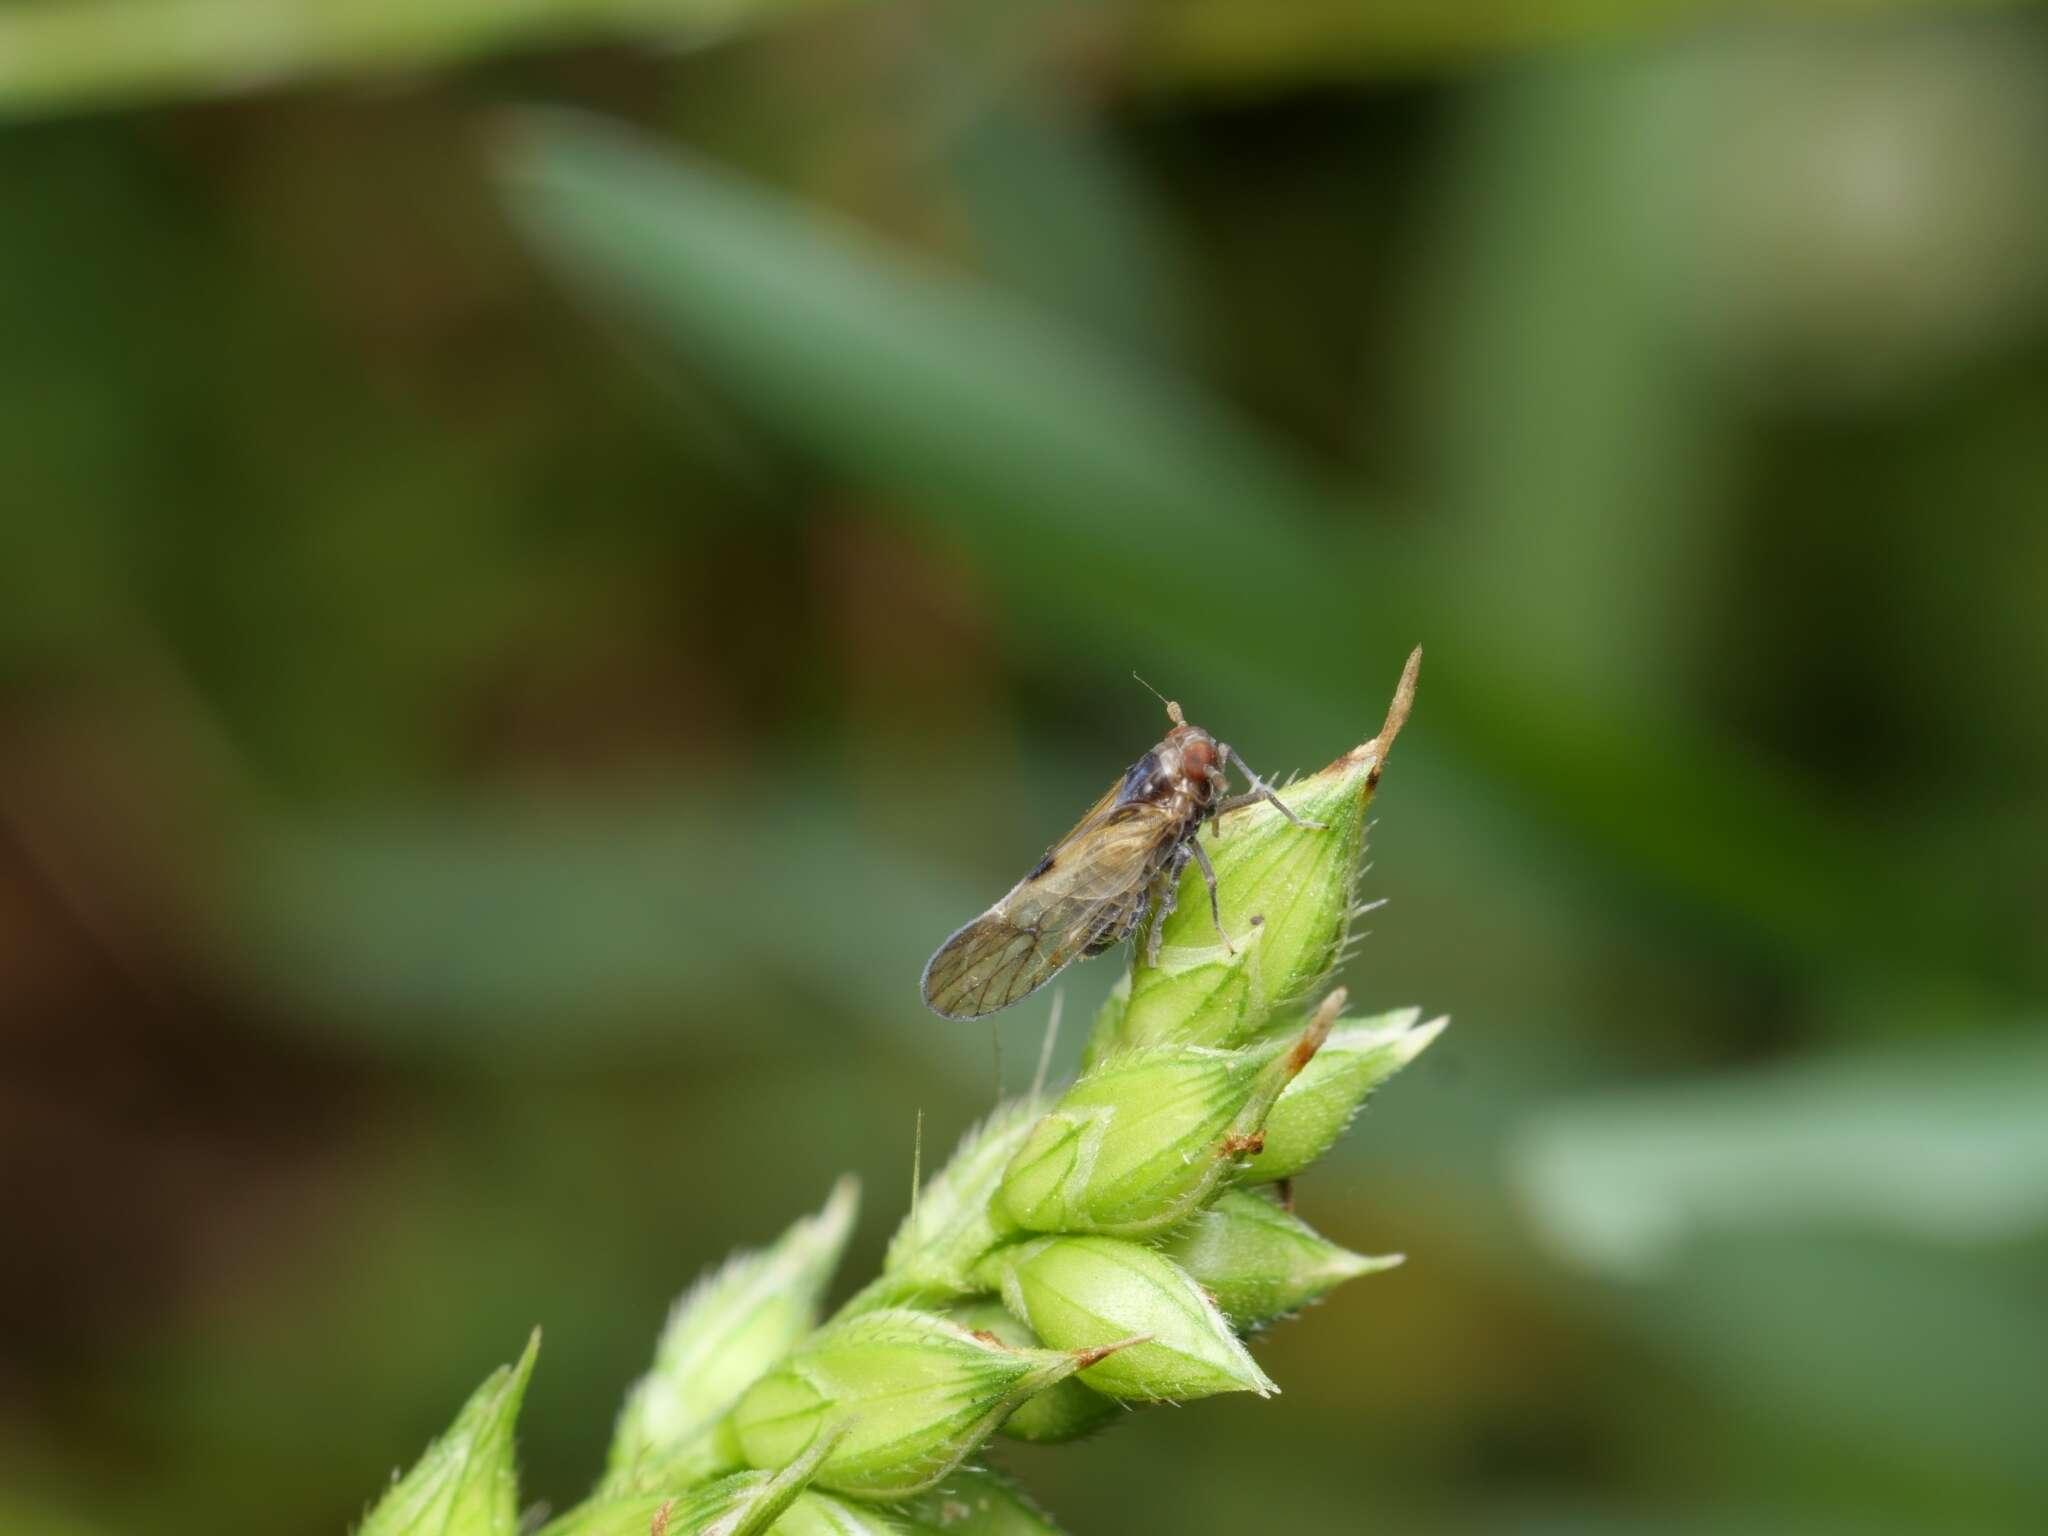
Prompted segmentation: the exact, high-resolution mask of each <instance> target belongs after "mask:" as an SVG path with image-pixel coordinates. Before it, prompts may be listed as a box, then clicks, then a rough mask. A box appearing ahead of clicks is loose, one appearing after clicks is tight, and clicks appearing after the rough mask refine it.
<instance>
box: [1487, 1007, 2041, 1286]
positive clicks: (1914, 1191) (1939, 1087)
mask: <svg viewBox="0 0 2048 1536" xmlns="http://www.w3.org/2000/svg"><path fill="white" fill-rule="evenodd" d="M1512 1156H1513V1159H1514V1174H1515V1177H1516V1179H1517V1180H1518V1181H1519V1183H1520V1185H1521V1189H1522V1194H1523V1198H1524V1200H1525V1202H1526V1204H1527V1207H1528V1209H1529V1212H1530V1215H1531V1217H1532V1219H1533V1220H1534V1221H1535V1222H1536V1224H1537V1226H1538V1227H1539V1228H1540V1229H1541V1231H1542V1232H1543V1234H1544V1236H1545V1237H1546V1238H1547V1239H1548V1240H1549V1241H1550V1242H1551V1244H1552V1245H1553V1246H1554V1247H1556V1248H1557V1249H1558V1250H1559V1251H1560V1252H1562V1253H1563V1254H1565V1255H1567V1256H1569V1257H1570V1258H1572V1259H1575V1260H1577V1261H1578V1262H1580V1263H1582V1264H1586V1265H1588V1266H1591V1267H1594V1268H1598V1269H1604V1270H1607V1271H1610V1272H1613V1273H1616V1274H1626V1275H1640V1274H1644V1273H1648V1272H1655V1271H1658V1270H1661V1269H1664V1268H1668V1267H1670V1266H1671V1265H1673V1264H1674V1263H1675V1262H1676V1261H1677V1260H1678V1259H1679V1257H1680V1255H1681V1253H1682V1251H1683V1248H1684V1245H1685V1242H1686V1239H1687V1238H1688V1237H1689V1236H1692V1235H1694V1234H1695V1233H1701V1232H1709V1231H1715V1230H1721V1231H1728V1230H1734V1231H1745V1230H1749V1231H1753V1230H1756V1229H1759V1228H1765V1227H1774V1226H1783V1225H1788V1224H1797V1223H1802V1222H1807V1223H1810V1222H1821V1223H1831V1224H1836V1225H1841V1224H1845V1223H1846V1224H1849V1225H1852V1226H1860V1227H1867V1228H1871V1229H1875V1230H1879V1231H1884V1232H1889V1233H1894V1234H1899V1235H1903V1236H1907V1237H1913V1238H1919V1239H1922V1240H1931V1241H1936V1242H1946V1243H1973V1242H1987V1241H1992V1240H1996V1239H2001V1238H2013V1237H2018V1236H2021V1235H2023V1234H2026V1233H2029V1232H2036V1231H2039V1230H2040V1229H2041V1228H2042V1227H2043V1226H2044V1225H2048V1040H2044V1039H2043V1038H2042V1037H2041V1036H2040V1035H2038V1034H2031V1035H2003V1036H1995V1037H1988V1038H1979V1039H1976V1040H1969V1041H1954V1042H1944V1043H1942V1044H1941V1045H1939V1046H1936V1047H1921V1048H1918V1049H1915V1050H1910V1051H1908V1050H1900V1051H1896V1052H1893V1053H1890V1054H1884V1055H1870V1056H1864V1057H1853V1058H1852V1057H1837V1058H1833V1059H1824V1060H1816V1061H1810V1062H1803V1063H1800V1064H1798V1065H1796V1066H1792V1067H1787V1068H1783V1069H1780V1070H1777V1071H1774V1072H1770V1073H1759V1074H1755V1075H1753V1076H1750V1077H1745V1078H1732V1079H1728V1080H1725V1081H1722V1082H1718V1083H1709V1084H1703V1085H1698V1086H1688V1087H1684V1088H1675V1089H1671V1090H1668V1091H1661V1092H1659V1091H1650V1092H1643V1093H1638V1094H1632V1095H1627V1096H1618V1097H1615V1098H1611V1099H1608V1100H1605V1101H1596V1102H1594V1103H1590V1104H1585V1105H1567V1106H1565V1107H1562V1108H1559V1109H1556V1110H1553V1111H1551V1112H1550V1113H1548V1114H1547V1115H1544V1116H1543V1117H1541V1118H1540V1119H1538V1120H1537V1121H1536V1122H1535V1123H1534V1124H1532V1125H1530V1126H1529V1127H1528V1128H1527V1129H1526V1131H1525V1132H1524V1133H1523V1135H1522V1136H1521V1137H1520V1138H1519V1141H1518V1143H1517V1145H1516V1147H1515V1149H1514V1151H1513V1153H1512Z"/></svg>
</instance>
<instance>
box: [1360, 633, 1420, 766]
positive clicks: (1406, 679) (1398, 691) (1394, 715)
mask: <svg viewBox="0 0 2048 1536" xmlns="http://www.w3.org/2000/svg"><path fill="white" fill-rule="evenodd" d="M1421 673H1422V647H1421V646H1419V645H1418V646H1417V647H1415V649H1414V650H1412V651H1410V652H1409V653H1408V661H1407V664H1406V665H1404V666H1403V667H1402V668H1401V680H1400V682H1398V683H1396V684H1395V685H1394V699H1393V702H1392V703H1391V704H1389V705H1388V706H1387V718H1386V719H1385V720H1383V721H1381V722H1380V728H1379V734H1377V735H1376V736H1374V737H1373V738H1372V740H1370V741H1368V742H1366V743H1365V745H1363V746H1361V747H1358V748H1357V749H1355V750H1354V751H1353V752H1352V753H1351V757H1352V760H1353V761H1356V760H1358V759H1359V758H1363V757H1370V758H1371V759H1372V760H1373V762H1372V775H1371V776H1372V780H1373V782H1374V783H1378V782H1379V776H1380V770H1381V769H1382V768H1384V767H1385V766H1386V762H1387V753H1388V752H1390V751H1391V750H1392V749H1393V746H1394V738H1395V737H1396V736H1398V735H1400V734H1401V727H1402V726H1404V725H1406V724H1407V723H1408V712H1409V711H1410V710H1412V709H1413V708H1414V707H1415V680H1416V678H1417V677H1419V676H1420V675H1421Z"/></svg>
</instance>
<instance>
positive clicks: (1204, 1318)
mask: <svg viewBox="0 0 2048 1536" xmlns="http://www.w3.org/2000/svg"><path fill="white" fill-rule="evenodd" d="M989 1267H990V1268H992V1269H993V1270H994V1273H995V1278H996V1279H997V1281H998V1284H999V1285H1000V1288H1001V1290H1002V1294H1003V1305H1004V1306H1006V1307H1008V1308H1009V1309H1010V1311H1011V1312H1012V1313H1014V1314H1015V1315H1016V1316H1017V1318H1018V1319H1019V1320H1020V1321H1021V1322H1023V1323H1024V1324H1025V1325H1026V1326H1027V1327H1029V1328H1030V1329H1031V1331H1032V1332H1033V1333H1035V1334H1037V1335H1038V1337H1039V1338H1041V1339H1043V1340H1045V1342H1046V1343H1048V1344H1050V1345H1053V1346H1054V1347H1055V1348H1062V1349H1090V1348H1099V1347H1101V1346H1104V1345H1107V1344H1111V1343H1113V1342H1116V1341H1118V1340H1122V1339H1128V1338H1130V1337H1131V1336H1132V1335H1134V1334H1135V1335H1139V1336H1141V1337H1142V1340H1143V1341H1142V1342H1140V1343H1136V1344H1133V1345H1131V1346H1130V1347H1129V1348H1128V1349H1123V1350H1119V1351H1118V1352H1117V1353H1116V1354H1115V1355H1113V1356H1111V1357H1110V1358H1109V1359H1107V1360H1104V1361H1103V1362H1102V1363H1101V1364H1099V1365H1096V1366H1094V1367H1092V1368H1090V1369H1089V1370H1086V1371H1084V1372H1082V1373H1081V1380H1082V1381H1083V1382H1085V1383H1086V1384H1087V1385H1088V1386H1090V1387H1092V1388H1094V1389H1095V1390H1096V1391H1097V1392H1100V1393H1102V1394H1103V1395H1104V1396H1105V1397H1116V1398H1123V1399H1126V1400H1128V1401H1133V1402H1184V1401H1186V1400H1188V1399H1190V1398H1197V1397H1212V1396H1214V1395H1215V1394H1216V1393H1219V1392H1256V1393H1258V1394H1259V1395H1260V1396H1261V1397H1264V1396H1266V1395H1268V1394H1270V1393H1272V1392H1275V1391H1278V1390H1279V1389H1278V1388H1277V1387H1275V1386H1274V1385H1273V1383H1272V1382H1271V1381H1269V1380H1268V1379H1267V1377H1266V1373H1265V1372H1264V1371H1262V1370H1260V1369H1259V1367H1258V1363H1257V1362H1256V1361H1254V1360H1253V1359H1252V1357H1251V1355H1250V1354H1249V1353H1248V1352H1247V1351H1246V1350H1245V1347H1244V1345H1243V1344H1241V1343H1239V1342H1238V1339H1237V1335H1236V1334H1234V1333H1232V1332H1231V1331H1230V1324H1229V1322H1228V1321H1226V1320H1225V1318H1224V1317H1223V1315H1222V1314H1221V1313H1220V1312H1218V1311H1217V1310H1216V1307H1215V1304H1214V1303H1213V1302H1211V1301H1210V1300H1209V1298H1208V1297H1207V1296H1205V1295H1204V1294H1203V1293H1202V1288H1201V1287H1200V1286H1199V1285H1197V1284H1195V1282H1194V1280H1193V1279H1192V1278H1191V1277H1190V1276H1189V1275H1188V1273H1187V1271H1186V1270H1184V1269H1182V1268H1181V1267H1180V1266H1179V1265H1177V1264H1175V1263H1173V1262H1172V1260H1170V1259H1167V1258H1166V1257H1164V1256H1163V1255H1162V1254H1160V1253H1159V1252H1158V1250H1156V1249H1153V1248H1147V1247H1145V1246H1144V1245H1142V1244H1140V1243H1134V1242H1130V1241H1129V1240H1127V1239H1125V1238H1121V1237H1041V1238H1034V1239H1032V1240H1030V1241H1028V1242H1024V1243H1020V1244H1018V1245H1017V1246H1015V1247H1014V1248H1006V1249H1004V1250H1003V1251H1002V1252H1000V1253H998V1254H996V1255H995V1257H994V1258H993V1259H991V1260H990V1261H989Z"/></svg>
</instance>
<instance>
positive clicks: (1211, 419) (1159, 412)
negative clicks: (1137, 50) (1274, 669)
mask: <svg viewBox="0 0 2048 1536" xmlns="http://www.w3.org/2000/svg"><path fill="white" fill-rule="evenodd" d="M505 169H506V180H507V185H508V188H509V191H510V195H511V198H512V203H513V207H514V208H515V210H516V211H517V212H518V213H519V215H520V216H521V217H522V219H523V220H524V222H525V223H526V225H527V227H528V228H529V229H530V230H531V232H532V234H533V236H534V238H535V239H536V240H537V241H538V242H539V244H540V245H541V247H542V248H543V249H544V250H545V251H547V252H548V253H549V254H550V255H551V256H552V257H553V258H554V259H555V260H556V261H558V262H559V263H560V264H561V265H562V266H563V268H564V269H565V270H566V271H568V272H569V273H570V274H571V275H572V276H574V277H575V278H576V279H577V280H578V281H579V282H580V283H582V284H583V285H584V286H585V287H587V288H588V289H589V290H590V291H591V292H592V293H593V294H594V295H595V296H597V297H598V298H599V299H600V300H602V301H604V302H607V303H621V302H622V303H625V304H627V305H629V306H631V307H632V308H633V309H634V310H635V311H636V312H638V313H640V314H642V315H643V316H644V317H645V318H647V319H648V320H651V321H652V322H653V323H654V324H656V325H657V326H660V327H662V328H663V329H664V330H666V331H667V332H668V333H669V335H670V336H671V337H672V338H673V340H674V341H675V342H676V343H677V344H678V345H679V346H680V347H681V348H683V350H684V351H685V352H686V353H687V354H689V355H690V356H692V357H694V358H696V359H698V360H700V361H701V362H702V363H703V364H704V365H705V366H707V367H709V368H711V369H713V370H714V371H715V373H716V375H717V377H718V378H719V380H720V381H721V382H722V383H723V384H724V385H725V386H726V387H727V388H729V389H731V390H732V391H733V392H734V393H735V394H736V395H738V396H739V397H741V398H742V399H744V400H745V401H746V402H747V403H748V404H750V405H752V406H753V407H754V408H755V409H756V410H758V411H760V412H761V413H762V414H763V415H764V416H766V417H768V418H769V419H771V420H773V421H775V422H777V423H778V424H780V425H781V426H782V427H783V428H784V429H785V430H788V431H792V432H794V433H796V434H797V435H798V436H799V437H800V438H801V439H802V441H803V442H804V443H805V444H806V445H807V446H809V447H811V448H813V449H814V450H816V451H818V452H821V453H823V454H824V455H825V456H827V457H828V458H830V459H831V460H833V461H834V462H835V463H837V464H838V465H839V466H841V467H842V468H843V469H845V470H846V471H847V472H848V473H850V474H852V475H853V476H855V477H856V478H859V479H861V480H864V481H866V482H868V483H871V484H880V485H882V486H885V487H888V488H890V489H893V490H897V491H901V492H907V493H910V494H911V495H913V496H915V497H917V498H919V499H920V501H921V502H923V503H924V504H926V505H928V506H940V507H948V508H952V509H955V510H956V511H957V512H958V513H959V514H960V515H963V516H966V517H969V518H971V520H972V521H973V523H974V524H975V527H976V531H977V534H978V536H979V541H988V542H990V543H993V544H996V545H1000V546H1001V548H1002V550H1003V551H1006V552H1007V553H1008V554H1010V555H1011V556H1013V557H1014V558H1016V559H1018V560H1021V561H1022V563H1023V565H1024V567H1025V568H1026V569H1027V570H1028V569H1033V568H1039V569H1042V568H1044V565H1045V562H1046V560H1047V558H1048V556H1049V554H1050V553H1051V552H1052V551H1054V550H1058V551H1060V552H1061V554H1062V556H1064V555H1065V554H1066V553H1068V552H1071V551H1072V550H1073V548H1074V547H1075V544H1076V542H1077V541H1084V542H1085V546H1086V547H1087V548H1088V550H1089V551H1090V555H1091V558H1090V560H1089V561H1086V562H1080V563H1074V562H1071V561H1063V565H1062V570H1063V573H1064V576H1065V577H1066V578H1067V581H1066V585H1067V587H1068V589H1069V590H1068V591H1067V592H1066V594H1065V595H1064V598H1065V602H1066V603H1068V604H1074V603H1077V602H1079V601H1082V600H1085V599H1087V598H1091V597H1092V599H1093V600H1094V601H1096V602H1099V603H1108V602H1112V601H1114V600H1115V599H1117V598H1118V597H1119V596H1121V595H1122V594H1123V593H1124V592H1125V591H1126V590H1127V588H1128V585H1129V582H1130V579H1131V577H1132V576H1133V575H1134V574H1136V573H1152V574H1154V575H1155V576H1156V573H1157V570H1158V562H1159V560H1160V558H1161V557H1162V555H1163V554H1165V553H1167V552H1168V551H1170V550H1175V549H1194V550H1200V551H1202V552H1203V553H1204V556H1205V558H1204V559H1202V560H1199V561H1189V562H1185V563H1184V564H1183V565H1181V566H1178V567H1177V568H1176V573H1175V581H1176V582H1177V583H1178V582H1182V581H1183V580H1185V582H1186V585H1183V586H1181V587H1180V592H1181V597H1182V601H1183V603H1185V601H1186V600H1187V599H1188V598H1189V597H1191V596H1196V595H1199V594H1200V592H1201V591H1203V590H1204V589H1205V588H1206V589H1207V590H1210V591H1212V592H1217V593H1219V594H1220V593H1221V592H1223V591H1226V590H1227V591H1242V590H1243V588H1244V585H1245V584H1246V583H1250V582H1256V581H1258V580H1261V579H1265V580H1270V581H1274V582H1278V583H1280V584H1282V586H1283V587H1284V586H1286V585H1290V584H1293V583H1296V582H1299V581H1301V580H1304V579H1313V575H1314V572H1315V569H1316V565H1315V561H1314V560H1313V558H1312V550H1311V548H1310V546H1309V545H1308V544H1307V543H1306V541H1305V534H1306V532H1307V531H1308V529H1309V528H1310V527H1311V526H1312V522H1313V520H1314V519H1315V518H1316V517H1318V516H1319V514H1320V513H1321V512H1322V511H1324V510H1326V506H1325V504H1324V503H1323V501H1322V500H1321V497H1320V494H1319V492H1318V490H1317V488H1316V487H1315V486H1314V484H1313V482H1312V481H1311V480H1310V479H1309V477H1308V476H1307V475H1306V474H1305V473H1304V472H1303V471H1302V470H1301V468H1300V467H1299V466H1297V465H1295V464H1293V463H1291V462H1290V461H1288V460H1287V459H1286V458H1284V457H1283V456H1281V455H1279V454H1277V453H1275V452H1273V451H1271V450H1269V449H1268V448H1267V447H1266V446H1265V445H1264V444H1262V443H1260V442H1259V441H1258V440H1257V439H1256V438H1255V437H1253V436H1252V435H1250V434H1249V433H1247V432H1246V431H1245V430H1244V429H1243V428H1242V427H1241V426H1240V425H1239V424H1238V423H1237V422H1235V421H1234V420H1233V419H1231V418H1230V417H1229V416H1228V415H1227V414H1226V413H1224V412H1222V411H1221V410H1219V409H1218V408H1217V407H1216V406H1215V405H1214V404H1213V403H1212V402H1210V401H1209V400H1207V399H1206V398H1205V397H1203V396H1202V395H1200V394H1198V393H1197V392H1195V391H1193V390H1190V389H1187V388H1185V387H1181V386H1177V385H1175V384H1173V383H1172V382H1170V381H1168V380H1165V379H1161V378H1155V377H1151V376H1148V375H1145V374H1143V373H1141V372H1139V371H1138V370H1136V369H1134V368H1130V367H1126V366H1124V365H1122V364H1120V363H1119V362H1118V361H1116V360H1114V359H1112V358H1109V357H1107V356H1104V355H1102V354H1101V353H1100V352H1098V351H1097V350H1096V349H1095V348H1093V347H1092V346H1091V345H1089V344H1088V342H1087V341H1086V340H1085V338H1083V337H1082V336H1081V335H1079V334H1078V333H1076V332H1073V331H1070V330H1069V329H1068V328H1067V327H1065V326H1064V325H1062V324H1060V323H1058V322H1057V321H1054V320H1052V319H1050V318H1048V317H1046V316H1043V315H1040V314H1037V313H1035V312H1033V311H1031V310H1029V309H1028V308H1025V307H1023V306H1020V305H1017V304H1015V303H1013V302H1010V301H1007V300H1004V299H1002V298H1001V297H999V296H998V295H996V294H994V293H992V292H990V291H988V290H986V289H982V288H978V287H976V286H975V285H973V284H971V283H968V282H966V281H963V280H960V279H955V278H952V277H948V276H944V275H941V274H940V273H938V272H936V271H931V270H926V269H921V268H918V267H916V266H914V265H912V264H911V263H909V262H906V261H903V260H901V259H898V258H895V257H893V256H891V255H890V254H888V253H887V252H885V251H884V250H883V249H882V248H880V247H879V246H876V245H874V244H873V243H871V242H868V241H865V240H863V239H861V238H860V237H859V236H858V235H856V234H855V233H854V232H852V231H850V230H848V229H845V228H842V227H839V226H835V225H833V224H831V223H830V222H828V221H826V220H823V219H821V218H819V217H817V216H815V215H813V214H810V213H808V212H806V211H805V210H803V209H801V208H799V207H797V206H795V205H793V204H790V203H788V202H786V201H784V200H782V199H781V198H778V197H776V196H775V195H774V194H772V193H770V192H767V191H765V190H763V189H761V188H758V187H755V186H753V185H750V184H748V183H747V182H745V181H743V180H741V179H740V178H738V177H736V176H734V175H732V174H731V173H729V172H726V171H724V170H722V169H720V168H718V167H716V166H714V165H712V164H710V163H708V162H705V161H703V160H699V159H696V158H694V157H691V156H689V155H687V154H686V153H665V152H661V153H658V152H656V151H655V150H654V149H652V148H650V147H648V146H647V145H646V144H645V143H643V142H642V141H640V140H638V139H636V138H634V137H632V136H630V135H629V134H627V133H625V132H622V131H620V130H618V129H616V128H612V127H609V126H607V125H605V124H602V123H600V122H597V121H595V120H590V119H584V118H579V117H575V116H570V115H566V114H560V113H536V114H528V115H526V116H524V117H522V118H520V119H518V120H516V123H515V127H514V131H513V132H512V133H511V134H510V135H509V137H508V145H507V153H506V158H505ZM1048 536H1053V537H1055V538H1056V539H1057V543H1056V544H1051V545H1049V544H1048V542H1047V540H1048ZM1162 537H1166V538H1169V539H1170V541H1171V542H1170V543H1168V544H1166V545H1162V544H1161V542H1160V540H1161V538H1162ZM1226 566H1227V567H1228V569H1227V570H1226V569H1224V568H1223V567H1226ZM1076 589H1079V590H1076ZM1295 626H1296V630H1297V633H1298V634H1299V635H1301V636H1302V637H1303V638H1304V639H1306V638H1308V637H1309V636H1311V635H1312V634H1313V633H1314V626H1313V625H1311V624H1309V623H1308V622H1307V619H1306V618H1305V617H1304V618H1302V619H1298V620H1296V621H1295Z"/></svg>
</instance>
